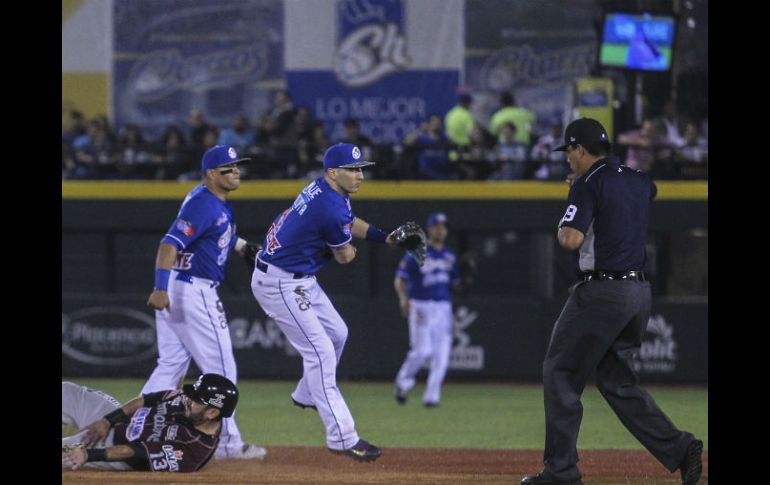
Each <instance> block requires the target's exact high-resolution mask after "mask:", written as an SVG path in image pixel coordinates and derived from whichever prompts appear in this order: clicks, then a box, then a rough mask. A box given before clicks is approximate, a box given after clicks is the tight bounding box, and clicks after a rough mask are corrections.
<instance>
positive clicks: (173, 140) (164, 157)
mask: <svg viewBox="0 0 770 485" xmlns="http://www.w3.org/2000/svg"><path fill="white" fill-rule="evenodd" d="M153 160H154V161H155V163H157V164H158V170H157V172H156V174H155V178H157V179H165V180H175V179H176V178H177V177H179V175H180V174H182V172H184V171H185V170H187V167H188V165H189V164H190V161H189V160H190V153H189V150H188V148H187V143H186V141H185V138H184V134H183V133H182V130H180V129H179V127H178V126H176V125H169V126H167V127H166V129H165V130H164V131H163V135H162V136H161V137H160V143H159V146H158V147H157V151H156V153H155V156H154V158H153Z"/></svg>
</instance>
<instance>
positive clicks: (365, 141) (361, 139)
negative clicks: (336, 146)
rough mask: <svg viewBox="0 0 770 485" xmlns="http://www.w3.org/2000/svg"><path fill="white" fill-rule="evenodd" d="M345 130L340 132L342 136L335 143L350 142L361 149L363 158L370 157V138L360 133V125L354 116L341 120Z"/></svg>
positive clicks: (369, 158) (368, 158) (371, 144)
mask: <svg viewBox="0 0 770 485" xmlns="http://www.w3.org/2000/svg"><path fill="white" fill-rule="evenodd" d="M343 126H344V128H345V132H344V133H343V134H342V138H340V139H339V140H337V141H336V142H335V143H352V144H354V145H356V146H357V147H358V148H360V149H361V154H362V155H363V157H364V160H371V159H372V146H373V145H374V143H372V140H371V138H369V137H368V136H366V135H364V134H362V133H361V125H360V124H359V123H358V120H357V119H355V118H347V119H346V120H345V121H344V122H343Z"/></svg>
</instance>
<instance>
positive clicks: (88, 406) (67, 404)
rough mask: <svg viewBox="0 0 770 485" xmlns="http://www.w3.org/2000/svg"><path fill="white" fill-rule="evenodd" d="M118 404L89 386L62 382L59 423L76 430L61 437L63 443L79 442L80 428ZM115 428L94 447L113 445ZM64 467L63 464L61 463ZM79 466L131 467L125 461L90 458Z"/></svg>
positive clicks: (122, 468) (112, 468) (110, 468)
mask: <svg viewBox="0 0 770 485" xmlns="http://www.w3.org/2000/svg"><path fill="white" fill-rule="evenodd" d="M119 407H120V403H119V402H118V401H117V400H115V398H114V397H112V396H110V395H109V394H105V393H103V392H102V391H97V390H96V389H91V388H88V387H85V386H81V385H79V384H75V383H74V382H67V381H62V383H61V424H64V425H67V426H72V427H75V428H77V429H78V432H77V433H75V434H73V435H71V436H66V437H64V438H62V439H61V444H62V445H75V444H78V443H80V442H81V441H82V435H83V433H82V432H80V430H81V429H82V428H84V427H86V426H88V425H89V424H91V423H93V422H94V421H97V420H99V419H101V418H102V417H104V415H105V414H109V413H111V412H112V411H114V410H116V409H118V408H119ZM114 438H115V430H114V429H111V430H110V432H109V433H108V434H107V438H105V440H104V442H102V443H96V445H94V448H109V447H110V446H113V445H114ZM62 468H64V465H62ZM81 468H95V469H98V470H131V467H130V466H128V465H127V464H126V462H124V461H93V462H86V463H84V464H83V466H82V467H81Z"/></svg>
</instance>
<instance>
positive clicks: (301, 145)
mask: <svg viewBox="0 0 770 485" xmlns="http://www.w3.org/2000/svg"><path fill="white" fill-rule="evenodd" d="M296 124H297V130H298V132H299V140H298V142H297V156H298V157H299V172H298V173H297V176H298V177H300V178H308V177H309V176H310V175H311V174H312V175H315V174H318V175H317V176H315V177H313V180H315V179H316V178H318V177H322V176H323V165H322V163H323V154H324V152H325V151H326V149H327V148H329V146H330V145H331V144H330V143H329V137H328V136H327V135H326V129H325V128H324V125H323V123H319V122H317V121H315V120H314V119H313V117H312V116H311V115H310V112H309V111H308V110H307V109H306V108H299V109H298V112H297V123H296Z"/></svg>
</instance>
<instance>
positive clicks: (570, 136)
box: [552, 118, 610, 152]
mask: <svg viewBox="0 0 770 485" xmlns="http://www.w3.org/2000/svg"><path fill="white" fill-rule="evenodd" d="M597 142H598V143H609V142H610V139H609V138H608V137H607V130H605V129H604V127H603V126H602V124H601V123H599V122H598V121H596V120H595V119H592V118H580V119H579V120H575V121H573V122H572V123H570V124H569V125H567V129H566V130H565V131H564V145H561V146H558V147H556V148H554V149H553V150H552V151H554V152H566V151H567V147H568V146H570V145H572V146H575V145H583V146H586V145H589V144H591V143H597Z"/></svg>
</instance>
